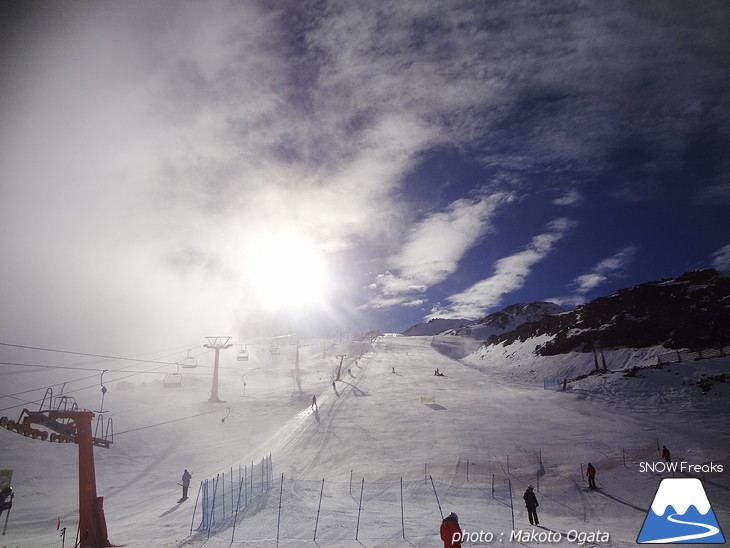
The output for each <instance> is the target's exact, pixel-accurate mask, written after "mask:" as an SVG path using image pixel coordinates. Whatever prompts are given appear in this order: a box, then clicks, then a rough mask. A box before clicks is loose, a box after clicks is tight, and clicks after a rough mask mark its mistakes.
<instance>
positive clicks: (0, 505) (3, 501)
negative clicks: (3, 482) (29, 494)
mask: <svg viewBox="0 0 730 548" xmlns="http://www.w3.org/2000/svg"><path fill="white" fill-rule="evenodd" d="M13 497H15V493H13V488H12V487H10V486H9V485H8V486H7V487H6V488H5V489H3V490H2V491H0V516H2V515H3V512H4V511H5V510H10V509H11V508H12V507H13Z"/></svg>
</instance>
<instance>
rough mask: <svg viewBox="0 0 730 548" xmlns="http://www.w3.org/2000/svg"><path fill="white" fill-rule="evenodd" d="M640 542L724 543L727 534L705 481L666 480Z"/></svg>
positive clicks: (645, 521)
mask: <svg viewBox="0 0 730 548" xmlns="http://www.w3.org/2000/svg"><path fill="white" fill-rule="evenodd" d="M636 542H638V543H639V544H670V543H690V544H691V543H696V542H702V543H703V544H723V543H724V542H725V537H724V536H723V534H722V531H720V526H719V524H718V523H717V518H716V517H715V513H714V512H713V511H712V507H711V506H710V501H709V500H708V498H707V494H706V493H705V489H704V487H702V482H701V481H700V480H698V479H696V478H665V479H663V480H662V482H661V483H660V484H659V488H658V489H657V492H656V494H655V495H654V501H653V502H652V503H651V508H650V509H649V512H648V513H647V515H646V519H645V520H644V525H643V526H642V528H641V532H639V537H638V538H637V539H636Z"/></svg>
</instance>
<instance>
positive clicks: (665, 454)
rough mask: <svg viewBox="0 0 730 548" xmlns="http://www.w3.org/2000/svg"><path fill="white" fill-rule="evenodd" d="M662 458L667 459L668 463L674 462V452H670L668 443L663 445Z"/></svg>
mask: <svg viewBox="0 0 730 548" xmlns="http://www.w3.org/2000/svg"><path fill="white" fill-rule="evenodd" d="M662 458H663V459H664V460H665V461H667V464H669V463H670V462H672V454H671V453H670V452H669V449H667V446H666V445H662Z"/></svg>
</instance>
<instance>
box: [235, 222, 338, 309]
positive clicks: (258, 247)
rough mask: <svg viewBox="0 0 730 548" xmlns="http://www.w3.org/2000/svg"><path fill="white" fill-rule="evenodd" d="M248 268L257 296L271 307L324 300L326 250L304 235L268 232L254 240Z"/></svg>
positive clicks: (254, 294)
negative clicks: (322, 250)
mask: <svg viewBox="0 0 730 548" xmlns="http://www.w3.org/2000/svg"><path fill="white" fill-rule="evenodd" d="M245 271H246V273H247V277H248V282H249V285H250V287H251V290H252V292H253V296H254V297H255V298H256V300H257V301H259V302H260V303H261V304H262V305H264V306H265V307H267V308H271V309H279V308H285V307H303V306H306V305H312V304H318V303H322V302H323V301H324V299H325V292H326V288H327V285H328V283H327V272H326V268H325V261H324V258H323V256H322V253H321V252H320V251H319V250H318V249H317V247H316V246H315V245H314V243H313V242H311V241H310V240H308V239H307V238H306V237H304V236H300V235H297V234H290V233H282V234H273V235H267V236H263V237H260V238H257V240H256V241H255V242H254V244H253V245H252V246H251V250H250V253H248V254H247V259H246V265H245Z"/></svg>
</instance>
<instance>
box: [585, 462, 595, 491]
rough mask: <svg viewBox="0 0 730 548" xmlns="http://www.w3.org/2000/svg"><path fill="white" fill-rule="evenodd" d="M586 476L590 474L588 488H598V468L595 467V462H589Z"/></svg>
mask: <svg viewBox="0 0 730 548" xmlns="http://www.w3.org/2000/svg"><path fill="white" fill-rule="evenodd" d="M586 476H588V489H595V488H596V469H595V468H594V467H593V464H591V463H590V462H589V463H588V472H587V473H586Z"/></svg>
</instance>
